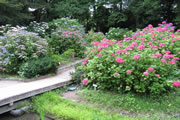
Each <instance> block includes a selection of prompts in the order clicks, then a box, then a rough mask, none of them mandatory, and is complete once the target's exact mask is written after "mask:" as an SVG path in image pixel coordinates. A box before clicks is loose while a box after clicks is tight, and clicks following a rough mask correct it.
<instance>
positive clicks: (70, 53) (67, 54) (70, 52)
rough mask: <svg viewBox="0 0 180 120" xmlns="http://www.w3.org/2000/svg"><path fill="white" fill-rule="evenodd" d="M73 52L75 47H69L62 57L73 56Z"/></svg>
mask: <svg viewBox="0 0 180 120" xmlns="http://www.w3.org/2000/svg"><path fill="white" fill-rule="evenodd" d="M73 54H74V49H68V50H66V51H65V52H64V53H63V54H61V57H63V58H72V56H73Z"/></svg>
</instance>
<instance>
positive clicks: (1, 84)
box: [0, 80, 22, 88]
mask: <svg viewBox="0 0 180 120" xmlns="http://www.w3.org/2000/svg"><path fill="white" fill-rule="evenodd" d="M19 83H22V82H20V81H7V80H1V81H0V88H4V87H10V86H12V85H16V84H19Z"/></svg>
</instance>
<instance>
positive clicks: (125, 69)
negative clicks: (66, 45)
mask: <svg viewBox="0 0 180 120" xmlns="http://www.w3.org/2000/svg"><path fill="white" fill-rule="evenodd" d="M179 32H180V29H179V30H177V32H176V33H174V27H173V26H172V24H171V23H170V24H166V22H163V23H162V24H159V26H158V27H153V26H152V25H149V26H148V27H146V28H144V29H143V30H142V31H138V32H136V33H135V34H134V35H133V36H132V37H125V38H124V39H123V40H120V41H115V40H108V39H106V38H104V39H103V40H102V41H101V42H98V41H97V42H93V44H94V45H93V47H91V48H89V50H88V51H87V52H86V54H87V58H86V59H85V60H84V62H83V65H82V66H81V67H80V69H82V70H83V72H84V77H85V79H84V81H83V84H87V86H92V85H93V84H97V85H98V88H99V89H108V90H116V91H123V92H127V91H132V92H135V93H141V94H150V95H160V94H162V93H164V92H167V91H169V90H170V89H171V88H172V87H173V86H172V84H173V82H172V81H170V80H171V79H169V77H170V76H172V75H173V73H174V72H175V71H176V70H177V69H178V64H179V63H178V62H179V57H180V35H178V33H179Z"/></svg>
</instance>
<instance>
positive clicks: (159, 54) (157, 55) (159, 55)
mask: <svg viewBox="0 0 180 120" xmlns="http://www.w3.org/2000/svg"><path fill="white" fill-rule="evenodd" d="M161 56H162V54H161V53H156V54H154V55H153V56H152V57H161Z"/></svg>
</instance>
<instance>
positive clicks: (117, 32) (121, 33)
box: [106, 28, 133, 40]
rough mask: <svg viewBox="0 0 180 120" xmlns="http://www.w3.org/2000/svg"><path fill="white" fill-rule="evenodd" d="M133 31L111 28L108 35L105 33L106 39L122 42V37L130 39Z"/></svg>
mask: <svg viewBox="0 0 180 120" xmlns="http://www.w3.org/2000/svg"><path fill="white" fill-rule="evenodd" d="M132 34H133V31H131V30H128V29H121V28H111V29H110V30H109V32H108V33H106V38H108V39H110V40H112V39H114V40H123V39H124V37H131V36H132Z"/></svg>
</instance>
